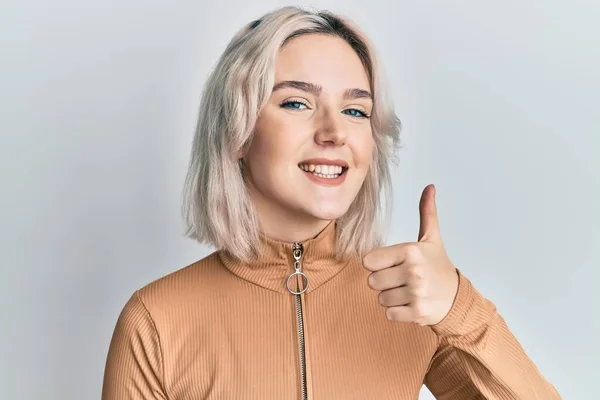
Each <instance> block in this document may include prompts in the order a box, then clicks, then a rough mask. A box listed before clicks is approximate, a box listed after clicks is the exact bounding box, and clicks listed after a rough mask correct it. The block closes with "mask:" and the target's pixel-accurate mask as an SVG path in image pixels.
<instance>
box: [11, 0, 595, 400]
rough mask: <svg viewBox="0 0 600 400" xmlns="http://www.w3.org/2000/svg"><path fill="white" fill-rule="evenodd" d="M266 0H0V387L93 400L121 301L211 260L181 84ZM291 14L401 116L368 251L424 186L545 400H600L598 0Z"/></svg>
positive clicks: (412, 212) (191, 84) (414, 211)
mask: <svg viewBox="0 0 600 400" xmlns="http://www.w3.org/2000/svg"><path fill="white" fill-rule="evenodd" d="M280 5H284V3H281V2H278V1H269V0H262V1H252V2H249V1H239V0H236V1H224V2H216V1H213V2H203V1H198V0H196V1H166V0H165V1H143V0H119V1H115V0H112V1H111V0H103V1H99V0H93V1H92V0H89V1H76V0H55V1H53V2H47V1H35V0H8V1H6V0H3V1H2V3H1V4H0V61H1V62H0V135H1V142H0V152H1V154H0V167H1V168H0V178H1V190H2V192H1V196H0V218H1V220H0V223H1V226H2V229H1V231H0V265H1V267H2V277H1V279H0V307H1V308H0V310H1V311H0V324H1V329H0V388H1V391H2V395H0V397H2V398H6V399H42V398H43V399H57V400H58V399H94V398H99V397H100V391H101V384H102V376H103V372H104V363H105V359H106V353H107V350H108V345H109V342H110V338H111V335H112V331H113V328H114V324H115V322H116V318H117V316H118V314H119V312H120V310H121V308H122V307H123V305H124V303H125V301H126V300H127V299H128V298H129V296H130V295H131V294H132V292H133V291H134V290H135V289H137V288H139V287H141V286H143V285H145V284H147V283H149V282H150V281H152V280H154V279H157V278H159V277H161V276H163V275H165V274H167V273H170V272H172V271H175V270H177V269H179V268H181V267H183V266H185V265H188V264H190V263H192V262H194V261H196V260H198V259H200V258H202V257H204V256H205V255H207V254H208V253H209V252H211V251H212V249H211V248H209V247H206V246H202V245H199V244H196V243H194V242H193V241H191V240H189V239H186V238H184V236H183V224H182V218H181V215H180V196H181V188H182V185H183V179H184V175H185V171H186V168H187V162H188V157H189V151H190V146H191V139H192V136H193V131H194V127H195V119H196V113H197V107H198V103H199V97H200V93H201V90H202V86H203V83H204V81H205V79H206V76H207V73H208V72H209V69H210V68H211V67H212V66H213V65H214V63H215V62H216V59H217V58H218V56H219V55H220V53H221V52H222V51H223V50H224V48H225V45H226V44H227V43H228V41H229V40H230V38H231V37H232V35H233V34H234V32H235V31H237V29H239V28H240V27H241V26H242V25H243V24H245V23H246V22H249V21H250V20H251V19H254V18H257V17H259V16H260V15H262V14H263V13H264V12H266V11H269V10H271V9H273V8H274V7H277V6H280ZM305 5H312V6H316V7H318V8H328V9H331V10H333V11H337V12H341V13H343V14H345V15H349V16H351V17H353V18H354V19H356V20H357V21H358V22H359V23H360V24H361V25H362V26H363V28H364V29H365V30H366V31H367V32H368V34H369V35H370V36H371V38H372V39H373V41H374V42H375V44H376V46H377V48H378V51H379V53H380V55H381V57H382V59H383V63H384V66H385V68H386V71H387V75H388V78H389V88H390V90H391V93H392V95H393V97H394V99H395V104H396V108H397V111H398V114H399V116H400V117H401V119H402V121H403V123H404V128H403V132H402V135H403V140H404V148H403V149H401V150H400V151H399V153H398V155H399V159H400V163H399V165H397V166H396V167H395V168H394V185H395V187H394V191H395V203H394V207H395V208H394V214H393V221H392V230H391V231H390V232H389V235H388V240H387V243H388V244H393V243H397V242H405V241H415V240H416V239H417V234H418V224H419V215H418V201H419V196H420V194H421V191H422V190H423V188H424V187H425V186H426V185H427V184H429V183H434V184H435V185H436V187H437V204H438V210H439V216H440V223H441V230H442V235H443V238H444V242H445V244H446V247H447V250H448V253H449V255H450V258H451V259H452V261H453V262H454V263H455V264H456V265H457V266H458V267H459V268H460V269H461V270H462V271H463V272H464V273H465V274H466V275H467V276H468V277H469V278H470V279H471V280H472V281H473V282H474V284H475V285H476V287H477V288H478V289H479V290H480V291H481V292H482V293H483V294H484V295H485V296H486V297H488V298H490V299H491V300H492V301H493V302H494V303H495V304H496V306H497V307H498V310H499V311H500V313H501V314H502V315H503V316H504V317H505V319H506V321H507V323H508V324H509V327H511V329H512V330H513V332H514V334H515V335H516V336H517V338H518V339H519V340H520V342H521V344H522V345H523V347H524V348H525V349H526V351H527V353H528V354H529V356H530V357H531V358H532V359H533V360H534V362H535V363H536V364H537V366H538V368H539V369H540V370H541V371H542V373H543V374H544V375H545V377H546V378H547V379H548V380H550V381H551V382H552V383H553V384H554V385H555V386H556V387H557V388H558V390H559V391H560V393H561V394H562V395H563V397H564V398H565V399H574V400H578V399H581V400H586V399H597V398H600V385H598V377H599V376H600V354H599V352H600V351H599V348H600V343H599V342H600V323H599V322H598V317H599V312H598V307H599V305H600V301H599V300H600V297H599V295H598V292H599V290H598V281H599V280H600V273H599V272H598V271H599V270H600V250H599V249H600V246H599V244H600V215H599V211H600V210H599V206H598V204H600V179H599V172H600V165H599V164H600V163H599V161H598V158H599V154H600V145H599V144H600V143H599V141H600V140H599V134H600V131H599V128H600V123H599V121H600V118H599V117H600V115H599V114H600V113H599V112H598V106H599V97H598V93H599V92H600V72H599V71H600V25H599V24H598V21H599V20H600V6H599V4H598V2H594V1H587V2H585V1H569V2H566V1H562V2H557V1H547V0H546V1H541V0H539V1H523V0H521V1H516V0H510V1H503V2H483V1H474V0H472V1H456V2H442V1H438V2H435V1H426V0H421V1H405V0H403V1H392V0H388V1H368V2H364V1H343V2H342V1H319V2H312V3H305ZM422 398H423V399H430V398H432V397H431V395H430V394H428V392H427V391H426V390H425V389H424V390H423V395H422Z"/></svg>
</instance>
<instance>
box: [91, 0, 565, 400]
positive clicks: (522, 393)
mask: <svg viewBox="0 0 600 400" xmlns="http://www.w3.org/2000/svg"><path fill="white" fill-rule="evenodd" d="M383 89H384V85H383V84H382V82H381V76H380V71H379V69H378V67H377V63H376V57H375V55H374V52H373V49H372V46H371V45H370V44H369V43H368V41H367V39H366V37H365V36H364V35H363V33H361V31H360V30H359V29H358V28H357V27H356V26H354V25H353V24H352V23H351V22H349V21H348V20H346V19H343V18H341V17H339V16H336V15H334V14H331V13H326V12H317V13H314V12H308V11H304V10H301V9H298V8H293V7H285V8H281V9H278V10H276V11H274V12H271V13H269V14H267V15H264V16H263V17H262V18H260V19H259V20H257V21H254V22H252V23H250V24H248V25H247V26H245V27H244V28H243V29H242V30H241V31H240V32H239V33H238V34H237V35H236V36H235V37H234V38H233V40H232V41H231V43H230V44H229V46H228V47H227V49H226V50H225V52H224V54H223V55H222V57H221V59H220V60H219V62H218V64H217V66H216V68H215V69H214V71H213V72H212V73H211V75H210V77H209V79H208V83H207V85H206V89H205V91H204V93H203V98H202V101H201V109H200V117H199V122H198V127H197V131H196V136H195V138H194V143H193V150H192V156H191V162H190V167H189V174H188V178H187V182H186V191H185V211H186V215H187V221H188V224H189V235H190V236H191V237H192V238H195V239H197V240H198V241H201V242H204V243H210V244H212V245H214V246H215V247H216V248H217V251H215V252H214V253H212V254H211V255H209V256H207V257H206V258H204V259H202V260H200V261H198V262H196V263H194V264H192V265H189V266H187V267H185V268H182V269H180V270H178V271H176V272H174V273H172V274H170V275H168V276H165V277H163V278H161V279H159V280H157V281H155V282H152V283H150V284H149V285H147V286H145V287H143V288H142V289H140V290H138V291H136V292H135V293H134V294H133V296H132V297H131V299H130V300H129V301H128V302H127V304H126V305H125V307H124V309H123V311H122V313H121V315H120V317H119V319H118V322H117V325H116V328H115V332H114V335H113V339H112V342H111V345H110V349H109V354H108V361H107V365H106V371H105V377H104V386H103V395H102V397H103V399H104V400H117V399H195V400H198V399H417V398H418V394H419V391H420V389H421V386H422V385H423V384H426V385H427V386H428V388H429V389H430V390H431V392H432V393H433V394H434V395H435V396H436V397H437V398H439V399H456V400H465V399H484V398H485V399H523V400H533V399H540V400H541V399H543V400H548V399H558V398H560V397H559V395H558V393H557V392H556V390H555V389H554V388H553V386H552V385H551V384H549V383H548V382H547V381H546V380H545V379H544V377H543V376H542V375H541V374H540V372H539V371H538V369H537V368H536V367H535V365H534V364H533V363H532V361H531V360H530V359H529V358H528V357H527V355H526V354H525V352H524V351H523V349H522V348H521V346H520V345H519V343H518V342H517V340H516V339H515V337H514V336H513V335H512V334H511V332H510V331H509V329H508V328H507V326H506V324H505V322H504V320H503V319H502V317H501V316H500V315H499V314H498V313H497V311H496V309H495V307H494V305H493V303H491V302H490V301H489V300H487V299H486V298H484V297H482V295H481V294H479V293H478V292H477V291H476V290H475V289H474V288H473V285H472V284H471V283H470V281H469V280H468V279H467V278H466V277H465V276H464V275H462V274H461V273H460V271H459V270H458V269H457V268H456V267H455V266H454V265H453V264H452V262H451V261H450V260H449V259H448V256H447V254H446V251H445V249H444V245H443V243H442V239H441V235H440V230H439V223H438V217H437V212H436V206H435V200H434V197H435V188H434V187H433V186H432V185H428V186H427V187H426V188H425V190H424V191H423V195H422V198H421V202H420V214H421V220H420V222H421V226H420V232H419V235H418V241H416V242H411V243H401V244H397V245H394V246H389V247H383V248H381V247H379V245H380V233H379V224H378V221H379V220H380V217H381V215H380V214H381V212H380V211H381V208H382V204H381V202H380V198H384V197H380V196H382V191H384V190H386V189H389V180H390V177H389V170H388V161H389V158H390V156H391V155H392V154H393V149H394V147H395V146H396V145H397V144H398V140H399V121H398V118H397V117H396V115H395V114H394V111H393V109H392V107H391V106H390V104H389V103H388V101H387V100H386V97H385V94H384V93H383ZM387 192H388V196H387V197H385V198H389V190H388V191H387Z"/></svg>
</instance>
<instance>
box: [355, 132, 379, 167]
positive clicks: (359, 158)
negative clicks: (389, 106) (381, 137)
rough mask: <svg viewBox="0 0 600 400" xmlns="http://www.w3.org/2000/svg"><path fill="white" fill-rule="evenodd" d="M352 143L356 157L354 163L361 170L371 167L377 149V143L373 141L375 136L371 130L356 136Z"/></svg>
mask: <svg viewBox="0 0 600 400" xmlns="http://www.w3.org/2000/svg"><path fill="white" fill-rule="evenodd" d="M354 139H355V140H354V141H353V142H352V153H353V155H354V162H355V163H356V166H357V167H359V168H368V167H369V165H371V160H372V159H373V149H374V147H375V141H374V140H373V134H372V131H371V129H370V128H368V129H365V130H364V131H362V132H360V133H358V134H356V135H355V136H354Z"/></svg>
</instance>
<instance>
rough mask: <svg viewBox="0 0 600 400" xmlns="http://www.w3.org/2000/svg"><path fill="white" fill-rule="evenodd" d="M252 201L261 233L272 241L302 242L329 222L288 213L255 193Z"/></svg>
mask: <svg viewBox="0 0 600 400" xmlns="http://www.w3.org/2000/svg"><path fill="white" fill-rule="evenodd" d="M252 200H253V204H254V208H255V210H256V212H257V215H258V219H259V221H260V229H261V233H262V234H264V235H265V236H266V237H268V238H270V239H273V240H277V241H281V242H288V243H293V242H303V241H305V240H309V239H312V238H314V237H315V236H317V235H318V234H319V232H321V231H322V230H323V229H325V227H326V226H327V225H328V224H329V223H330V222H331V220H327V219H319V218H315V217H313V216H311V215H307V214H305V213H301V212H298V213H294V212H290V210H286V209H283V208H282V207H280V206H278V205H277V204H274V202H272V201H269V202H267V201H265V199H263V198H262V197H261V196H258V195H257V193H253V195H252Z"/></svg>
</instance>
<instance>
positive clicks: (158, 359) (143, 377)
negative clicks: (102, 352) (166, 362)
mask: <svg viewBox="0 0 600 400" xmlns="http://www.w3.org/2000/svg"><path fill="white" fill-rule="evenodd" d="M166 398H167V396H166V395H165V392H164V385H163V362H162V353H161V347H160V339H159V336H158V333H157V331H156V327H155V325H154V322H153V320H152V317H151V316H150V313H149V312H148V310H147V309H146V308H145V306H144V304H143V303H142V301H141V299H140V298H139V294H138V292H135V293H134V294H133V296H132V297H131V298H130V299H129V301H128V302H127V303H126V304H125V306H124V308H123V310H122V311H121V314H120V315H119V318H118V320H117V324H116V327H115V330H114V333H113V336H112V340H111V343H110V347H109V350H108V357H107V361H106V369H105V372H104V382H103V387H102V400H134V399H135V400H141V399H144V400H146V399H166Z"/></svg>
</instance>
